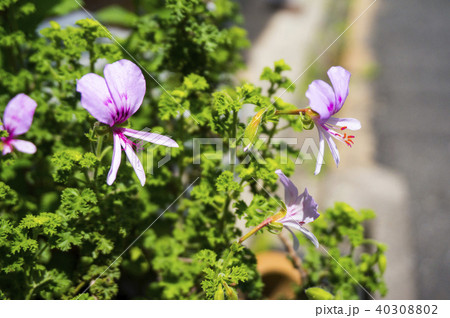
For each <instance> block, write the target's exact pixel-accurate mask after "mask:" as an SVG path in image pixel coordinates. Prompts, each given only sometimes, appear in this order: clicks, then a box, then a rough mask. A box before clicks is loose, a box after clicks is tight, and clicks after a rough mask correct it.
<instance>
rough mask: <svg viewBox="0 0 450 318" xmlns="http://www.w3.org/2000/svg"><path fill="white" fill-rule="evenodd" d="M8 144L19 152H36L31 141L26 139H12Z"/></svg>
mask: <svg viewBox="0 0 450 318" xmlns="http://www.w3.org/2000/svg"><path fill="white" fill-rule="evenodd" d="M10 144H11V145H12V146H13V147H14V148H15V149H16V150H17V151H20V152H24V153H29V154H33V153H35V152H36V146H35V145H34V144H33V143H32V142H29V141H26V140H19V139H13V140H11V141H10Z"/></svg>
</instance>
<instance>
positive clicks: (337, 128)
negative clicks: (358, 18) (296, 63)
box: [306, 66, 361, 174]
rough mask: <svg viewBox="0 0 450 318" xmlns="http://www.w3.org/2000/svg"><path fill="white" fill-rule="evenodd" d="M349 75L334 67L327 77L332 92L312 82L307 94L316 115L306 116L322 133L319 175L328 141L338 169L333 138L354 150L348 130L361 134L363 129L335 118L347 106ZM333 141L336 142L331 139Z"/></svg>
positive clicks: (355, 121)
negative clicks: (360, 131) (345, 103)
mask: <svg viewBox="0 0 450 318" xmlns="http://www.w3.org/2000/svg"><path fill="white" fill-rule="evenodd" d="M350 76H351V75H350V72H349V71H347V70H345V69H344V68H343V67H340V66H333V67H331V68H330V69H329V70H328V77H329V78H330V80H331V83H332V85H333V88H331V86H330V85H328V84H327V83H325V82H324V81H321V80H315V81H313V82H312V83H311V84H310V85H309V88H308V91H307V92H306V97H307V98H308V99H309V105H310V107H311V109H312V110H313V111H314V112H315V113H314V112H311V111H310V112H307V113H308V115H310V116H311V118H312V119H313V120H314V123H315V124H316V126H317V129H318V131H319V139H320V141H319V156H318V157H317V163H316V170H315V172H314V174H318V173H319V172H320V169H321V167H322V164H323V155H324V150H325V149H324V148H325V142H324V138H325V139H326V141H327V143H328V146H329V147H330V150H331V154H332V155H333V158H334V161H335V162H336V165H338V164H339V151H338V149H337V147H336V144H335V143H334V141H333V138H335V139H337V140H339V141H341V142H344V143H345V144H347V145H348V146H350V147H351V146H352V144H353V138H354V137H355V136H353V135H351V134H347V133H346V132H345V130H346V129H350V130H358V129H360V128H361V123H360V122H359V120H357V119H354V118H335V117H331V116H332V115H334V114H336V113H337V112H338V111H339V110H340V109H341V108H342V106H343V105H344V102H345V100H346V98H347V96H348V84H349V82H350ZM331 137H333V138H331Z"/></svg>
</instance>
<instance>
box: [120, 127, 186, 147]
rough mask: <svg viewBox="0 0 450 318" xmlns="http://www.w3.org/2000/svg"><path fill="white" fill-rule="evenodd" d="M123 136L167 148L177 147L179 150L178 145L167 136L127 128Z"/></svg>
mask: <svg viewBox="0 0 450 318" xmlns="http://www.w3.org/2000/svg"><path fill="white" fill-rule="evenodd" d="M123 134H124V135H127V136H130V137H132V138H136V139H141V140H144V141H147V142H151V143H153V144H157V145H162V146H166V147H175V148H178V144H177V143H176V142H175V141H174V140H173V139H170V138H169V137H167V136H164V135H160V134H155V133H150V132H146V131H137V130H134V129H129V128H125V129H124V130H123Z"/></svg>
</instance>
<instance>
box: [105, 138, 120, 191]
mask: <svg viewBox="0 0 450 318" xmlns="http://www.w3.org/2000/svg"><path fill="white" fill-rule="evenodd" d="M113 138H114V149H113V155H112V161H111V168H110V169H109V172H108V177H107V178H106V183H107V184H108V185H111V184H113V182H114V181H115V180H116V176H117V171H118V170H119V166H120V159H121V157H122V149H121V146H120V137H119V135H117V134H114V135H113Z"/></svg>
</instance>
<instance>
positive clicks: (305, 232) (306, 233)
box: [299, 226, 319, 248]
mask: <svg viewBox="0 0 450 318" xmlns="http://www.w3.org/2000/svg"><path fill="white" fill-rule="evenodd" d="M299 230H300V232H302V233H303V235H304V236H306V237H307V238H308V239H309V240H310V241H311V242H312V243H313V244H314V246H315V247H316V248H319V241H318V240H317V238H316V236H315V235H314V234H313V233H312V232H310V231H309V230H307V229H306V228H304V227H303V226H300V229H299Z"/></svg>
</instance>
